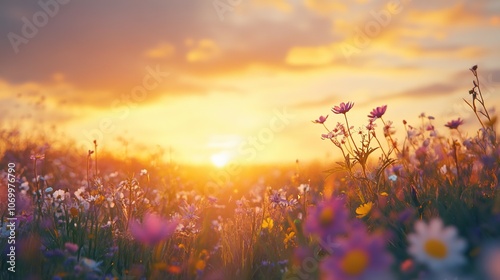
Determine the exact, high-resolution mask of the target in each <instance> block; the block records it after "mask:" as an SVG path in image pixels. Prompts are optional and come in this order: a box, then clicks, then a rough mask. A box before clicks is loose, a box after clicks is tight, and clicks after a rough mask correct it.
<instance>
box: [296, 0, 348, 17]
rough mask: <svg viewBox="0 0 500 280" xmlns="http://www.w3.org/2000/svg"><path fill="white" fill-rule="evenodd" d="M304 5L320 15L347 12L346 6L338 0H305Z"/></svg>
mask: <svg viewBox="0 0 500 280" xmlns="http://www.w3.org/2000/svg"><path fill="white" fill-rule="evenodd" d="M305 6H306V7H307V8H309V9H310V10H312V11H314V12H316V13H318V14H320V15H331V14H332V13H334V12H347V10H348V7H347V5H346V4H344V3H341V2H340V1H329V0H305Z"/></svg>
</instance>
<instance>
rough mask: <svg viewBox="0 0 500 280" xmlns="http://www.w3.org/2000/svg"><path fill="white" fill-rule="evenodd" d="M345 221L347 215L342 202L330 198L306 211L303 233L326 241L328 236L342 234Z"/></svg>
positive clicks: (344, 228)
mask: <svg viewBox="0 0 500 280" xmlns="http://www.w3.org/2000/svg"><path fill="white" fill-rule="evenodd" d="M347 219H348V213H347V210H346V209H345V207H344V203H343V200H341V199H336V198H330V199H328V200H324V201H322V202H320V203H319V204H318V205H317V206H316V207H312V208H311V209H309V210H308V211H307V217H306V220H305V222H304V231H305V233H306V234H313V235H315V236H317V237H319V238H320V239H322V240H326V238H327V237H328V236H329V235H335V234H341V233H344V232H345V231H346V227H347Z"/></svg>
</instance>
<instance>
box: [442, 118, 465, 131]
mask: <svg viewBox="0 0 500 280" xmlns="http://www.w3.org/2000/svg"><path fill="white" fill-rule="evenodd" d="M463 123H464V121H463V120H462V119H460V118H458V119H456V120H452V121H449V122H447V123H446V124H445V125H444V126H446V127H448V128H449V129H457V128H458V127H459V126H460V125H461V124H463Z"/></svg>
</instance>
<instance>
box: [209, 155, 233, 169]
mask: <svg viewBox="0 0 500 280" xmlns="http://www.w3.org/2000/svg"><path fill="white" fill-rule="evenodd" d="M229 158H230V157H229V154H227V153H224V152H221V153H217V154H213V155H212V156H211V157H210V160H211V161H212V163H213V165H215V166H217V167H219V168H221V167H224V166H225V165H226V164H227V163H228V162H229Z"/></svg>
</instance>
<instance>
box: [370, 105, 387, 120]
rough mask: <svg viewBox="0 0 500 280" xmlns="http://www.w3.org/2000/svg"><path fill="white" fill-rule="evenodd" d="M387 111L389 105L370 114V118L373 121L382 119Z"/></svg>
mask: <svg viewBox="0 0 500 280" xmlns="http://www.w3.org/2000/svg"><path fill="white" fill-rule="evenodd" d="M385 110H387V105H384V106H382V107H377V108H375V109H373V110H372V111H371V112H370V114H369V115H368V117H369V118H370V119H372V120H374V119H378V118H381V117H382V116H383V115H384V114H385Z"/></svg>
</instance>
